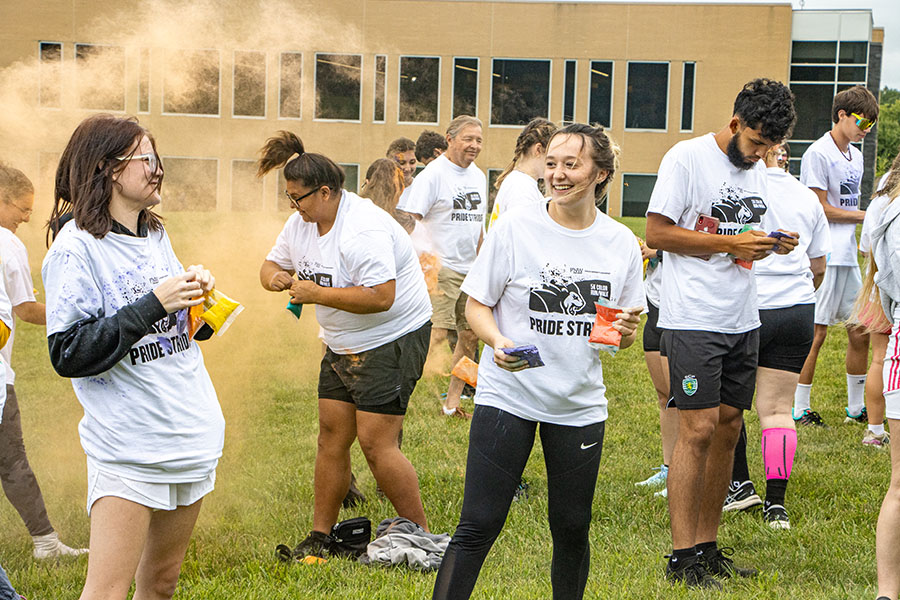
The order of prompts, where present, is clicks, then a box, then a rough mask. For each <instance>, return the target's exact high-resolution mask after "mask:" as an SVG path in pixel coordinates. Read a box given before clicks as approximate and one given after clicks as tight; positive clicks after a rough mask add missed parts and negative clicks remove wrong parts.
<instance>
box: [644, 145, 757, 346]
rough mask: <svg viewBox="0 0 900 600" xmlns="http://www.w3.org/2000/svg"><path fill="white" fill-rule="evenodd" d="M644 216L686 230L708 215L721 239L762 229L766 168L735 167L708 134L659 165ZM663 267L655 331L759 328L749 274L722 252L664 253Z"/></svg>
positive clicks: (671, 153)
mask: <svg viewBox="0 0 900 600" xmlns="http://www.w3.org/2000/svg"><path fill="white" fill-rule="evenodd" d="M647 213H648V214H649V213H658V214H661V215H663V216H665V217H668V218H669V219H671V220H672V221H673V222H674V223H675V224H676V225H677V226H678V227H683V228H685V229H690V230H693V229H694V226H695V225H696V223H697V218H698V217H699V216H700V215H710V216H713V217H716V218H718V219H719V229H718V233H719V234H721V235H736V234H738V233H739V232H740V230H741V228H743V227H744V225H748V224H749V225H753V226H757V227H758V226H760V225H761V226H762V228H763V229H766V222H765V213H766V167H765V165H763V164H762V163H761V162H760V163H758V164H756V165H754V166H753V167H752V168H750V169H747V170H742V169H739V168H737V167H735V166H734V165H732V164H731V162H730V161H729V160H728V156H727V155H726V154H725V153H724V152H722V150H721V149H720V148H719V146H718V144H716V139H715V137H714V135H713V134H711V133H710V134H707V135H704V136H701V137H697V138H693V139H690V140H685V141H683V142H678V143H677V144H675V145H674V146H673V147H672V148H671V149H670V150H669V151H668V152H666V154H665V156H663V159H662V162H661V163H660V165H659V174H658V176H657V179H656V185H655V186H654V187H653V193H652V194H651V196H650V205H649V207H648V208H647ZM663 262H664V263H665V265H666V266H665V268H664V269H663V272H662V275H663V276H662V297H661V299H660V306H659V327H660V328H662V329H684V330H693V331H713V332H718V333H744V332H746V331H750V330H752V329H755V328H757V327H759V311H758V310H757V307H756V285H755V283H754V280H753V273H752V270H751V269H745V268H743V267H741V266H740V265H738V264H736V263H735V262H734V258H733V257H731V256H729V255H728V254H726V253H724V252H719V253H717V254H713V255H712V257H710V259H709V260H703V259H702V258H698V257H696V256H688V255H684V254H673V253H671V252H665V253H664V254H663Z"/></svg>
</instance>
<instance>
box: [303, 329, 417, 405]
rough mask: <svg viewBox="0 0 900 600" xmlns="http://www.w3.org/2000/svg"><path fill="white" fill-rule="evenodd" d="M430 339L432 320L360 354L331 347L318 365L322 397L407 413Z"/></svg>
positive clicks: (320, 396)
mask: <svg viewBox="0 0 900 600" xmlns="http://www.w3.org/2000/svg"><path fill="white" fill-rule="evenodd" d="M430 341H431V321H428V322H427V323H425V324H424V325H422V326H421V327H419V328H418V329H416V330H415V331H411V332H409V333H407V334H406V335H404V336H401V337H399V338H397V339H396V340H394V341H393V342H388V343H387V344H384V345H383V346H378V347H377V348H372V349H371V350H366V351H365V352H360V353H359V354H335V353H334V352H332V351H331V349H330V348H329V349H328V350H326V351H325V356H323V357H322V364H321V367H320V369H319V398H330V399H333V400H340V401H342V402H350V403H352V404H355V405H356V410H361V411H363V412H372V413H380V414H385V415H405V414H406V406H407V404H409V397H410V396H411V395H412V393H413V390H414V389H415V388H416V383H417V382H418V381H419V378H420V377H422V367H424V366H425V358H426V357H427V356H428V344H429V342H430Z"/></svg>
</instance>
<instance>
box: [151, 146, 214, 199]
mask: <svg viewBox="0 0 900 600" xmlns="http://www.w3.org/2000/svg"><path fill="white" fill-rule="evenodd" d="M163 165H164V166H165V168H166V179H165V183H163V187H162V208H163V210H165V211H183V210H184V211H212V210H216V191H217V189H218V185H217V184H218V175H219V161H217V160H216V159H214V158H166V157H163Z"/></svg>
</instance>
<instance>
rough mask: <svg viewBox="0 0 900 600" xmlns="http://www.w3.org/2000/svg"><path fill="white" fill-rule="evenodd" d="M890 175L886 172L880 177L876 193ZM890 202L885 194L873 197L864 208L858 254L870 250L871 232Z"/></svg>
mask: <svg viewBox="0 0 900 600" xmlns="http://www.w3.org/2000/svg"><path fill="white" fill-rule="evenodd" d="M890 174H891V173H890V171H888V172H887V173H885V174H884V175H882V176H881V179H879V180H878V184H877V185H876V186H875V191H876V192H877V191H878V190H880V189H881V186H883V185H884V182H885V181H886V180H887V178H888V175H890ZM890 200H891V199H890V198H889V197H888V196H887V195H886V194H882V195H880V196H875V197H874V198H872V200H871V202H869V206H868V207H867V208H866V216H865V218H864V219H863V224H862V230H861V231H860V232H859V251H860V252H862V253H864V254H868V253H869V252H870V251H871V250H872V230H873V229H875V226H876V225H878V222H879V221H880V220H881V213H882V211H884V207H885V206H887V205H888V203H889V202H890Z"/></svg>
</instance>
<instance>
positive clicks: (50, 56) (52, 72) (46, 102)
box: [38, 42, 62, 108]
mask: <svg viewBox="0 0 900 600" xmlns="http://www.w3.org/2000/svg"><path fill="white" fill-rule="evenodd" d="M40 52H41V66H40V71H39V76H40V80H41V83H40V90H39V92H38V93H39V97H38V104H39V105H40V106H42V107H44V108H60V106H61V104H60V102H61V97H62V90H61V87H62V85H61V84H62V71H61V67H62V44H60V43H59V42H41V43H40Z"/></svg>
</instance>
